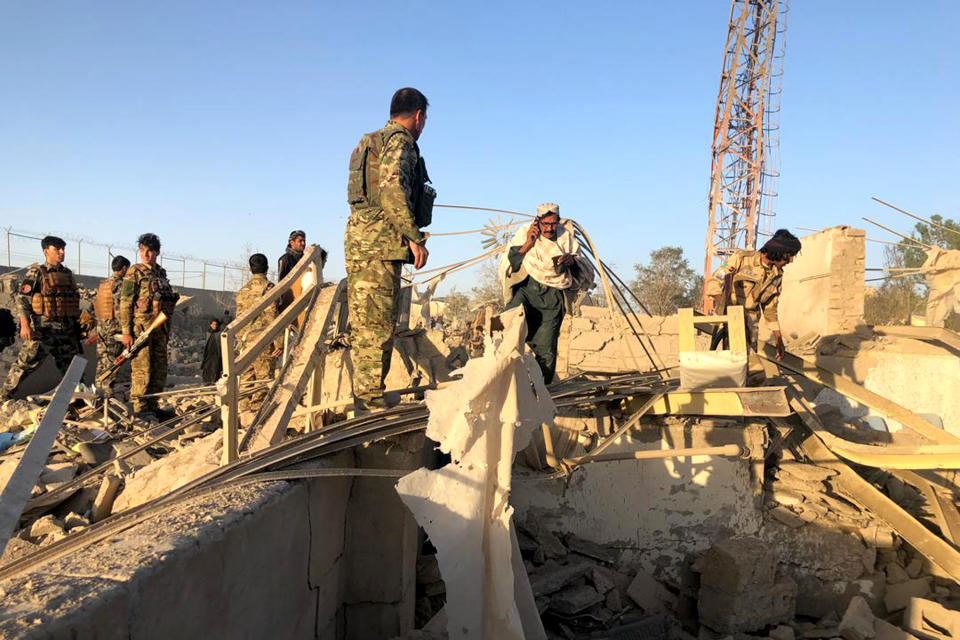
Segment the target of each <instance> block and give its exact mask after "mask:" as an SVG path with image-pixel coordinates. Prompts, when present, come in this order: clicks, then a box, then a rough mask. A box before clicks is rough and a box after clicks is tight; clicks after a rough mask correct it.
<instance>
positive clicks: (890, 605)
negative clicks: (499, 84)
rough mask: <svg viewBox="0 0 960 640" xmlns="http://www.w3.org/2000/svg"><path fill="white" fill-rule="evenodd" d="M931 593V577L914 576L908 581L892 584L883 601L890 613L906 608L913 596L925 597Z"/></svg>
mask: <svg viewBox="0 0 960 640" xmlns="http://www.w3.org/2000/svg"><path fill="white" fill-rule="evenodd" d="M929 593H930V578H929V577H924V578H914V579H912V580H907V581H906V582H900V583H897V584H891V585H889V586H888V587H887V595H885V596H884V597H883V603H884V605H886V607H887V612H888V613H893V612H894V611H900V610H901V609H905V608H906V607H907V605H908V604H909V603H910V599H911V598H924V597H926V596H927V595H928V594H929Z"/></svg>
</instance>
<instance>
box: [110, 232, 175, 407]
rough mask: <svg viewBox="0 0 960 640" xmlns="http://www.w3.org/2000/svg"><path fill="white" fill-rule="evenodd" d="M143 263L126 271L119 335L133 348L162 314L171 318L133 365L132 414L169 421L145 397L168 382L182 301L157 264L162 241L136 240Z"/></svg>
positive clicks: (149, 237)
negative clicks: (173, 327) (176, 316)
mask: <svg viewBox="0 0 960 640" xmlns="http://www.w3.org/2000/svg"><path fill="white" fill-rule="evenodd" d="M137 243H138V244H139V249H140V263H139V264H135V265H133V266H132V267H130V269H129V270H128V271H127V274H126V275H125V276H124V278H123V284H122V285H121V286H120V331H121V333H122V335H123V346H124V347H125V348H126V347H130V346H131V345H132V344H133V341H134V340H135V339H136V338H137V337H138V336H139V335H140V334H141V333H143V332H144V331H145V330H146V329H147V328H148V327H149V326H150V323H151V322H153V320H154V318H156V317H157V315H158V314H159V313H160V312H161V311H162V312H163V313H165V314H167V317H168V318H169V319H168V320H167V321H166V322H165V323H163V324H162V325H160V326H159V327H157V328H156V329H155V330H154V331H153V332H152V333H151V334H150V338H149V339H148V340H147V342H146V344H145V345H144V346H143V348H142V349H140V350H139V351H138V352H137V353H136V355H135V356H134V357H133V361H132V362H131V363H130V368H131V372H130V378H131V384H130V400H131V401H132V402H133V410H134V411H136V412H137V414H139V416H140V417H141V418H143V419H146V420H153V419H156V418H167V417H169V416H170V414H169V413H167V412H161V411H160V409H159V406H158V402H157V398H155V397H145V396H147V395H148V394H154V393H159V392H160V391H163V387H164V385H165V384H166V382H167V340H168V339H169V338H170V323H171V322H173V318H172V317H171V316H172V315H173V310H174V308H175V307H176V305H177V299H178V298H179V297H180V296H179V295H178V294H176V293H174V291H173V288H172V287H171V286H170V281H169V280H167V272H166V271H165V270H164V268H163V267H161V266H160V265H159V264H157V256H159V255H160V238H158V237H157V236H156V235H155V234H152V233H145V234H143V235H142V236H140V238H139V239H138V240H137Z"/></svg>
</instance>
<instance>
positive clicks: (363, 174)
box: [347, 129, 403, 210]
mask: <svg viewBox="0 0 960 640" xmlns="http://www.w3.org/2000/svg"><path fill="white" fill-rule="evenodd" d="M402 133H403V132H402V131H401V130H399V129H396V130H392V131H389V132H388V131H384V130H383V129H381V130H379V131H374V132H372V133H367V134H365V135H364V136H363V137H362V138H361V139H360V142H359V143H358V144H357V146H356V148H355V149H354V150H353V153H351V154H350V172H349V175H348V177H347V203H348V204H349V205H350V209H351V210H353V209H379V208H380V156H381V154H382V153H383V149H384V147H386V146H387V141H388V140H390V138H392V137H393V136H395V135H398V134H402Z"/></svg>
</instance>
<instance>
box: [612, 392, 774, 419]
mask: <svg viewBox="0 0 960 640" xmlns="http://www.w3.org/2000/svg"><path fill="white" fill-rule="evenodd" d="M785 389H786V387H779V386H778V387H744V388H734V389H702V390H700V391H685V390H677V391H670V392H668V393H667V394H666V395H664V396H663V397H662V398H661V399H659V400H657V402H655V403H654V404H653V406H652V407H651V408H650V411H649V413H650V415H699V416H734V417H742V416H765V417H770V416H778V417H786V416H789V415H790V414H791V413H793V412H792V411H791V410H790V406H789V404H788V402H787V396H786V394H785V393H784V390H785ZM644 402H645V398H644V397H643V396H639V397H635V398H633V397H632V398H630V399H628V400H627V401H626V402H625V408H626V409H627V410H628V411H636V410H637V409H639V408H640V407H641V406H642V405H643V403H644Z"/></svg>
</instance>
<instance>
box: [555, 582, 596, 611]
mask: <svg viewBox="0 0 960 640" xmlns="http://www.w3.org/2000/svg"><path fill="white" fill-rule="evenodd" d="M603 600H604V598H603V596H602V595H600V593H599V592H598V591H597V590H596V589H594V588H593V587H591V586H588V585H579V586H569V587H566V588H564V589H561V590H560V591H558V592H556V593H555V594H553V596H551V598H550V609H551V610H553V611H556V612H557V613H560V614H563V615H574V614H577V613H580V612H581V611H583V610H584V609H589V608H590V607H592V606H593V605H595V604H598V603H600V602H603Z"/></svg>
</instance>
